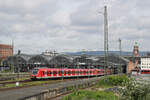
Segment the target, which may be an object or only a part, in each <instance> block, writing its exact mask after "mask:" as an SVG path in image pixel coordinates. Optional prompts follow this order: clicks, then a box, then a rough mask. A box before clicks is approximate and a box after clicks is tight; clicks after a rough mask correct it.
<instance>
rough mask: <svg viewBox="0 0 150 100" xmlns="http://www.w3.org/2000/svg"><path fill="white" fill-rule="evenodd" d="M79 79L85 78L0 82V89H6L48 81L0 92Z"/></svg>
mask: <svg viewBox="0 0 150 100" xmlns="http://www.w3.org/2000/svg"><path fill="white" fill-rule="evenodd" d="M79 79H84V78H78V79H77V78H75V79H63V80H60V79H53V80H38V81H32V80H30V79H27V80H22V81H11V82H0V87H4V86H6V85H8V84H16V82H19V83H20V84H21V83H22V84H24V83H25V84H26V83H30V82H35V83H36V82H44V81H48V82H46V83H41V84H34V85H25V86H15V87H8V88H7V87H6V88H0V91H5V90H12V89H19V88H27V87H32V86H40V85H43V84H54V83H58V82H68V81H74V80H79Z"/></svg>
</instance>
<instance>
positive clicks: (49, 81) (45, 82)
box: [0, 80, 62, 89]
mask: <svg viewBox="0 0 150 100" xmlns="http://www.w3.org/2000/svg"><path fill="white" fill-rule="evenodd" d="M60 81H62V80H58V81H56V80H47V81H32V82H26V83H19V86H16V84H15V83H13V84H6V85H4V86H2V87H0V88H1V89H2V88H12V87H22V86H34V85H42V84H49V83H56V82H60Z"/></svg>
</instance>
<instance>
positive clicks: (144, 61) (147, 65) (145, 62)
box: [141, 57, 150, 70]
mask: <svg viewBox="0 0 150 100" xmlns="http://www.w3.org/2000/svg"><path fill="white" fill-rule="evenodd" d="M145 69H146V70H148V69H149V70H150V58H148V57H145V58H141V70H145Z"/></svg>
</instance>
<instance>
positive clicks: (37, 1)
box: [0, 0, 150, 54]
mask: <svg viewBox="0 0 150 100" xmlns="http://www.w3.org/2000/svg"><path fill="white" fill-rule="evenodd" d="M149 4H150V1H149V0H144V1H140V0H132V1H131V0H82V1H81V0H63V1H62V0H32V1H31V0H0V40H1V41H0V42H1V43H6V44H10V43H11V40H12V39H14V41H15V51H16V52H17V50H18V49H21V50H22V52H24V53H31V54H34V53H35V54H37V53H41V52H43V51H45V50H47V49H48V50H57V51H78V50H82V49H87V50H103V44H104V43H103V37H104V35H103V33H104V32H103V23H104V21H103V20H104V16H103V14H101V13H99V12H103V10H104V9H103V7H104V5H108V24H109V49H110V50H118V38H121V39H122V49H123V50H125V51H132V49H133V44H134V42H135V41H138V42H139V44H140V47H141V50H150V48H149V47H148V46H146V45H148V43H149V42H150V41H149V38H150V35H149V31H150V29H149V26H150V19H149V17H150V13H149Z"/></svg>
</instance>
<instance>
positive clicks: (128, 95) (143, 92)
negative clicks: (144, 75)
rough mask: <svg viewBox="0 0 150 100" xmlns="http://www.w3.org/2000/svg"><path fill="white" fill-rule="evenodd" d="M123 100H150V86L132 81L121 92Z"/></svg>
mask: <svg viewBox="0 0 150 100" xmlns="http://www.w3.org/2000/svg"><path fill="white" fill-rule="evenodd" d="M120 95H121V100H150V84H145V83H139V82H137V81H136V80H134V79H131V80H130V81H128V82H127V83H126V87H125V88H124V89H121V90H120Z"/></svg>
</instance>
